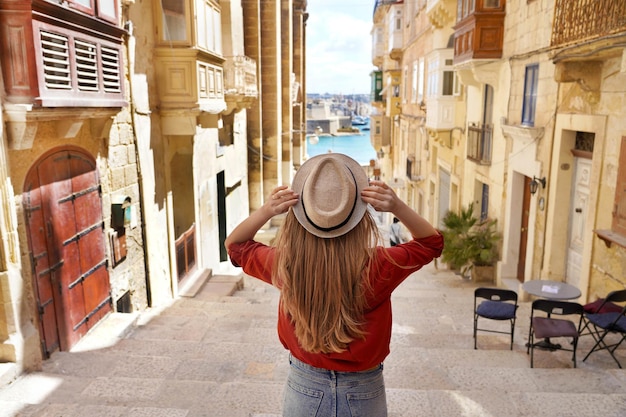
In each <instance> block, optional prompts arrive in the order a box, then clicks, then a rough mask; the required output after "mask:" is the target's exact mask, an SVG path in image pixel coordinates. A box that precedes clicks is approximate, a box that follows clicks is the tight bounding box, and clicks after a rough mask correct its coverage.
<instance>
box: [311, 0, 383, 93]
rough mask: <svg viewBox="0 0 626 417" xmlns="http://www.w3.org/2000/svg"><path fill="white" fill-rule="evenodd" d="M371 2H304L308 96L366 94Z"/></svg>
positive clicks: (366, 0) (368, 0) (368, 90)
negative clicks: (309, 94) (305, 8)
mask: <svg viewBox="0 0 626 417" xmlns="http://www.w3.org/2000/svg"><path fill="white" fill-rule="evenodd" d="M374 3H375V0H308V1H307V12H308V13H309V19H308V20H307V24H306V25H307V26H306V66H307V68H306V84H307V85H306V89H307V93H318V94H324V93H331V94H340V93H341V94H369V92H370V73H371V72H372V70H373V69H374V65H373V64H372V38H371V35H370V32H371V30H372V24H373V21H372V16H373V13H374Z"/></svg>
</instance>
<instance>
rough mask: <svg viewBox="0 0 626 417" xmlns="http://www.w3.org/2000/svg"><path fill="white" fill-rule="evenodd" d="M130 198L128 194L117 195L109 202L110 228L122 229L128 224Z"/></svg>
mask: <svg viewBox="0 0 626 417" xmlns="http://www.w3.org/2000/svg"><path fill="white" fill-rule="evenodd" d="M130 203H131V199H130V197H128V196H118V197H115V198H113V203H111V228H112V229H115V230H120V229H124V228H125V227H126V226H128V225H129V224H130V218H131V204H130Z"/></svg>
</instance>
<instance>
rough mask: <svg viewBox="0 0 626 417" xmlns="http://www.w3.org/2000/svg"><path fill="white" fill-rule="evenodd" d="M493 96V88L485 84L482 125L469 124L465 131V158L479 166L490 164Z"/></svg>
mask: <svg viewBox="0 0 626 417" xmlns="http://www.w3.org/2000/svg"><path fill="white" fill-rule="evenodd" d="M493 95H494V91H493V87H492V86H490V85H489V84H485V89H484V92H483V116H482V123H480V124H476V123H471V124H470V125H469V126H468V129H467V158H468V159H470V160H473V161H474V162H477V163H479V164H481V165H489V164H491V144H492V140H493V125H492V119H493Z"/></svg>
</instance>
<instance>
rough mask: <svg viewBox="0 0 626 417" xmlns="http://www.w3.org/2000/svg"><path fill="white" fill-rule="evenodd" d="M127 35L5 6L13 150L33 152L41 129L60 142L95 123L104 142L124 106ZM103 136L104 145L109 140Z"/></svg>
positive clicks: (59, 10) (55, 13) (52, 10)
mask: <svg viewBox="0 0 626 417" xmlns="http://www.w3.org/2000/svg"><path fill="white" fill-rule="evenodd" d="M124 33H125V32H124V30H123V29H122V28H120V27H118V26H115V25H113V24H111V22H108V21H103V20H101V19H98V17H97V16H89V15H86V14H81V13H77V12H75V11H74V10H72V9H69V8H67V7H62V6H59V5H58V4H54V3H50V2H47V1H42V0H33V1H32V2H31V1H24V2H17V1H13V2H8V1H4V2H0V53H1V54H2V57H3V60H2V75H3V80H4V89H5V93H6V101H5V103H4V110H5V112H6V123H7V125H8V129H7V134H8V145H9V148H10V149H30V148H31V147H32V146H33V141H34V139H35V133H36V131H37V124H38V123H39V122H42V121H52V122H54V123H55V124H56V130H57V134H58V135H59V136H60V137H62V138H71V137H74V136H75V135H76V134H77V132H78V131H79V130H80V128H81V126H82V125H83V124H84V123H85V122H88V121H91V125H92V129H93V132H94V134H95V135H104V136H106V135H107V131H108V128H110V124H111V118H112V117H113V116H114V115H115V114H116V113H117V112H119V111H120V109H121V108H122V107H124V106H126V104H127V102H126V101H125V99H124V61H123V48H122V43H123V35H124ZM104 136H102V137H104Z"/></svg>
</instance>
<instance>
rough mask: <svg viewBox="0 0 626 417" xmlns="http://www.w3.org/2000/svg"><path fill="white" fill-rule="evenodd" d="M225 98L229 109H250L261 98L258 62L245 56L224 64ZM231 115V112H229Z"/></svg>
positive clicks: (234, 57) (227, 60)
mask: <svg viewBox="0 0 626 417" xmlns="http://www.w3.org/2000/svg"><path fill="white" fill-rule="evenodd" d="M224 97H225V99H226V103H227V104H228V109H229V110H232V109H235V108H238V109H243V108H249V107H250V106H251V105H252V103H253V102H254V101H256V100H257V98H258V97H259V88H258V85H257V75H256V62H255V61H254V60H253V59H252V58H248V57H247V56H244V55H238V56H231V57H228V58H226V62H225V63H224ZM227 112H228V113H229V111H227Z"/></svg>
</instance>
